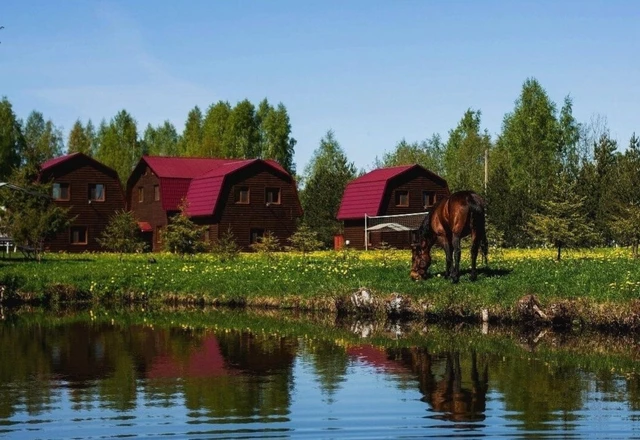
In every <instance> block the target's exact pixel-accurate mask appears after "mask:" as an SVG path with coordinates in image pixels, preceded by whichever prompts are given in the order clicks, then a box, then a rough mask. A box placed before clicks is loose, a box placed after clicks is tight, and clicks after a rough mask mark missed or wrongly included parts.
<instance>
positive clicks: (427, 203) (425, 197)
mask: <svg viewBox="0 0 640 440" xmlns="http://www.w3.org/2000/svg"><path fill="white" fill-rule="evenodd" d="M435 203H436V193H435V192H434V191H422V206H423V207H424V208H431V207H432V206H433V205H435Z"/></svg>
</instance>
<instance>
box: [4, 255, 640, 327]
mask: <svg viewBox="0 0 640 440" xmlns="http://www.w3.org/2000/svg"><path fill="white" fill-rule="evenodd" d="M150 256H151V255H149V254H145V255H125V256H124V257H123V258H122V259H120V257H119V256H118V255H114V254H81V255H65V254H50V255H46V257H45V260H44V261H43V262H41V263H37V262H34V261H22V260H18V259H5V260H0V285H3V286H5V287H4V293H3V296H4V299H3V301H4V302H5V303H11V302H25V301H27V302H42V303H48V302H51V301H79V300H82V301H94V302H114V301H115V302H123V301H124V302H167V301H171V302H177V303H188V302H197V303H205V304H211V303H214V304H242V305H259V306H272V307H280V308H289V307H298V308H305V309H317V310H336V307H337V308H340V307H341V305H342V306H343V307H344V308H345V309H348V308H349V307H350V304H349V302H350V301H349V297H350V295H351V294H352V293H353V292H355V291H357V290H358V289H359V288H361V287H365V288H367V289H368V290H369V291H370V292H372V293H373V295H374V297H375V298H377V299H378V300H379V303H380V304H383V303H384V300H385V299H388V298H389V297H390V296H391V295H392V293H398V294H400V295H401V296H402V297H403V298H405V299H406V300H407V302H410V303H411V307H412V310H413V311H414V312H415V311H418V312H420V313H421V312H424V313H427V314H431V315H454V316H459V317H474V316H479V314H480V312H481V310H482V309H487V310H488V311H489V312H490V314H491V316H498V317H509V316H511V317H513V316H515V314H516V313H517V310H516V308H517V307H516V305H517V303H518V300H519V299H520V298H522V297H523V296H525V295H535V297H536V298H537V299H538V301H539V302H540V303H541V305H542V307H543V308H545V307H546V310H549V308H552V306H553V307H556V308H557V307H561V308H562V309H563V312H562V313H565V314H569V315H572V316H573V315H576V316H577V317H578V318H579V319H580V320H582V321H586V322H596V323H597V322H598V321H599V320H602V319H605V318H604V317H603V316H605V315H606V317H607V318H606V319H609V320H611V319H613V320H614V321H616V320H617V321H620V320H626V321H629V319H631V320H634V319H637V318H635V313H636V309H638V311H640V306H639V305H638V299H640V262H639V261H638V260H634V259H632V258H631V256H630V252H629V250H628V249H609V248H608V249H592V250H570V251H565V252H564V257H563V260H562V261H560V262H556V261H555V260H554V257H555V251H554V250H551V249H550V250H543V249H535V250H524V249H509V250H492V251H491V252H490V255H489V267H488V268H487V269H484V270H482V271H481V272H480V275H479V278H478V281H476V282H471V281H470V280H469V276H468V272H467V269H468V268H469V261H468V258H469V256H468V251H466V250H463V256H462V262H461V269H462V277H461V279H460V283H458V284H456V285H452V284H451V283H450V282H449V281H448V280H446V279H444V278H443V277H442V271H443V270H444V254H443V253H442V252H441V251H439V250H436V251H435V252H434V262H435V263H434V266H432V268H431V271H430V272H431V275H432V276H431V277H430V278H429V279H428V280H425V281H419V282H415V281H411V280H410V278H409V267H410V253H409V251H398V250H387V251H369V252H358V251H348V252H333V251H325V252H316V253H313V254H310V255H306V256H303V255H302V254H297V253H277V254H273V255H272V256H271V257H270V258H268V257H265V256H263V255H258V254H241V255H240V256H239V257H238V258H237V259H234V260H231V261H221V260H220V259H219V258H217V257H216V256H215V255H211V254H201V255H197V256H195V257H193V258H185V259H181V258H179V257H177V256H174V255H170V254H153V257H154V258H155V262H149V258H150ZM555 313H558V312H557V310H556V312H555ZM634 322H635V321H634ZM631 324H632V325H635V324H633V323H631Z"/></svg>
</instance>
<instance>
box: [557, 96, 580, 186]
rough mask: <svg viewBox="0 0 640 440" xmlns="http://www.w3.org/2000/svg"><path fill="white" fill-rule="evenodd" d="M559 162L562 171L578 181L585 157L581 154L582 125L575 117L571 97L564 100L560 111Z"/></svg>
mask: <svg viewBox="0 0 640 440" xmlns="http://www.w3.org/2000/svg"><path fill="white" fill-rule="evenodd" d="M558 124H559V130H560V132H559V135H560V137H559V144H558V161H559V162H560V164H561V171H562V172H563V173H565V174H566V175H568V176H569V177H570V178H571V179H572V180H576V179H577V177H578V173H579V171H580V164H581V162H582V161H583V160H584V159H585V157H584V156H583V155H582V154H581V152H580V133H581V132H582V127H581V125H580V124H579V123H578V122H577V121H576V119H575V118H574V116H573V101H572V99H571V97H570V96H567V97H565V98H564V105H563V106H562V109H561V110H560V117H559V118H558Z"/></svg>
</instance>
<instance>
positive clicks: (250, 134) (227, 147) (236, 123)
mask: <svg viewBox="0 0 640 440" xmlns="http://www.w3.org/2000/svg"><path fill="white" fill-rule="evenodd" d="M258 145H259V138H258V126H257V123H256V118H255V107H254V106H253V104H251V102H249V101H248V100H247V99H245V100H243V101H240V102H239V103H238V104H236V106H235V107H234V108H233V109H232V110H231V114H230V115H229V119H227V125H226V128H225V132H224V151H223V155H224V157H227V158H244V159H253V158H256V157H258Z"/></svg>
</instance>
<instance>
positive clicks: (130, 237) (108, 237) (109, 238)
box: [97, 211, 144, 259]
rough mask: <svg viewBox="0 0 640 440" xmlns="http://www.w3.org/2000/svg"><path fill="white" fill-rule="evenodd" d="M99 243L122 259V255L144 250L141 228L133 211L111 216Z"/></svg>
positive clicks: (120, 212)
mask: <svg viewBox="0 0 640 440" xmlns="http://www.w3.org/2000/svg"><path fill="white" fill-rule="evenodd" d="M97 241H98V243H100V246H102V247H103V248H105V249H107V250H109V251H111V252H117V253H119V254H121V255H120V259H122V254H130V253H133V252H142V251H143V250H144V242H143V241H142V238H141V237H140V227H139V226H138V222H137V221H136V218H135V217H134V215H133V213H132V212H131V211H118V212H116V213H115V214H114V215H113V216H111V218H110V219H109V223H108V224H107V227H106V228H105V229H104V231H103V232H102V235H101V236H100V237H99V238H98V239H97Z"/></svg>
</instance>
